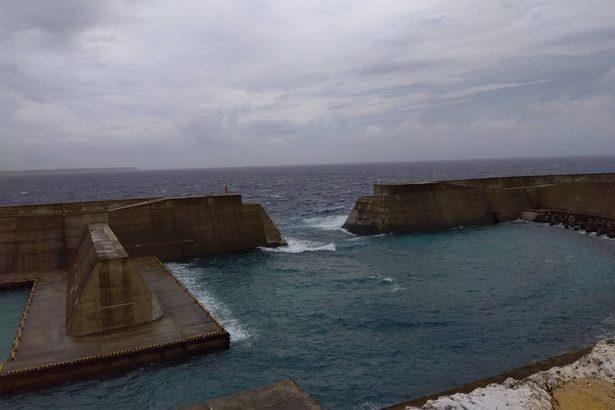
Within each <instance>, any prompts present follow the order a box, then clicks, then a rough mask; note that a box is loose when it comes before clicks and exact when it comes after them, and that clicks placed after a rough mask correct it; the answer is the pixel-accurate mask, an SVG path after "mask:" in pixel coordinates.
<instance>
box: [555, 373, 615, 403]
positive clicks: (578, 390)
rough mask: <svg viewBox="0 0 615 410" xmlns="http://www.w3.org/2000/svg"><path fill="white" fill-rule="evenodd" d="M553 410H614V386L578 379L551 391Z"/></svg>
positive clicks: (603, 382) (592, 380) (602, 381)
mask: <svg viewBox="0 0 615 410" xmlns="http://www.w3.org/2000/svg"><path fill="white" fill-rule="evenodd" d="M553 404H554V405H553V408H554V409H555V410H615V384H614V383H609V382H605V381H604V380H600V379H579V380H573V381H570V382H567V383H564V384H563V385H562V386H560V387H558V388H556V389H554V390H553Z"/></svg>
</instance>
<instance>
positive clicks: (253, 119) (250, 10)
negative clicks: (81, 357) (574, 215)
mask: <svg viewBox="0 0 615 410" xmlns="http://www.w3.org/2000/svg"><path fill="white" fill-rule="evenodd" d="M0 22H1V23H0V169H29V168H49V167H52V168H57V167H82V166H123V165H129V166H140V167H146V168H147V167H150V168H166V167H207V166H231V165H265V164H289V163H323V162H352V161H387V160H422V159H453V158H488V157H513V156H535V155H540V156H544V155H579V154H587V155H591V154H615V144H613V141H614V140H615V135H614V133H615V74H613V73H614V72H615V43H614V42H613V41H612V39H613V35H614V34H615V4H613V2H612V1H611V0H590V1H587V2H584V3H582V4H580V3H578V2H576V1H574V2H573V1H572V0H540V1H529V0H523V1H515V2H510V1H504V0H501V1H492V2H487V3H485V2H479V1H475V0H466V1H453V0H446V1H443V2H439V3H437V4H434V3H433V2H407V1H401V0H386V1H382V2H378V3H374V2H368V1H351V0H337V1H324V0H321V1H316V2H314V1H307V0H304V1H299V0H297V1H289V2H277V1H272V0H269V1H267V0H265V1H258V2H256V1H239V0H229V1H225V2H215V1H201V0H180V1H176V2H169V1H163V0H158V1H153V2H142V1H135V0H132V1H131V0H126V1H121V0H113V1H105V2H98V1H96V2H84V1H76V0H55V1H53V2H45V1H32V2H14V1H8V0H6V1H0Z"/></svg>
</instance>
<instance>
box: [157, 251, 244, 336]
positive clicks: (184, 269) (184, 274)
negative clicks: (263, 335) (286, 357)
mask: <svg viewBox="0 0 615 410" xmlns="http://www.w3.org/2000/svg"><path fill="white" fill-rule="evenodd" d="M167 267H168V268H169V270H170V271H171V272H173V274H174V275H175V276H176V277H177V279H179V280H180V282H181V283H183V284H184V286H186V287H187V288H188V290H190V292H191V293H192V294H193V295H194V297H196V298H197V300H198V301H199V302H201V304H202V305H203V306H205V307H206V308H207V310H209V312H210V313H211V314H212V316H213V317H215V318H216V319H217V320H218V321H219V322H220V323H222V326H224V329H226V331H227V332H228V333H229V334H230V335H231V341H233V342H240V341H242V340H246V339H248V338H250V337H251V336H252V334H251V333H250V332H249V331H248V330H246V329H245V328H244V327H243V325H242V324H241V322H240V321H239V320H238V319H236V318H235V317H234V316H233V313H232V312H231V310H230V309H229V308H228V307H227V306H226V305H225V304H224V303H222V302H220V301H219V300H218V299H216V298H215V297H214V296H213V295H212V294H211V292H209V291H207V290H206V289H205V287H204V285H203V284H202V283H199V282H198V281H197V272H198V271H195V270H194V269H190V268H189V267H188V266H186V265H183V264H181V263H167Z"/></svg>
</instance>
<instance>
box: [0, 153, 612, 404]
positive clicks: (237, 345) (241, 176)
mask: <svg viewBox="0 0 615 410" xmlns="http://www.w3.org/2000/svg"><path fill="white" fill-rule="evenodd" d="M577 172H615V157H595V158H551V159H544V158H541V159H510V160H484V161H440V162H417V163H394V164H354V165H322V166H297V167H264V168H235V169H217V170H216V169H212V170H207V169H200V170H159V171H153V170H152V171H128V172H115V173H108V172H100V173H96V172H94V173H67V174H45V173H40V174H37V173H33V174H23V175H12V176H11V175H9V176H0V205H10V204H24V203H44V202H58V201H78V200H88V199H105V198H107V199H108V198H120V197H139V196H156V195H186V194H195V193H209V192H222V191H223V190H224V186H225V185H228V187H229V189H230V190H231V191H235V192H241V193H242V194H243V198H244V201H246V202H258V203H261V204H262V205H263V206H264V207H265V209H266V210H267V212H268V213H269V215H270V216H271V218H272V219H273V221H274V222H275V223H276V225H277V226H278V227H279V228H280V230H281V231H282V233H283V235H284V236H285V237H286V238H287V239H288V242H289V244H290V246H289V247H288V248H284V249H279V250H278V251H277V252H274V251H266V250H256V251H254V252H249V253H245V254H239V255H237V254H234V255H225V256H218V257H212V258H204V259H199V260H193V261H186V262H183V263H173V264H169V267H170V268H171V269H172V270H173V271H174V272H175V273H176V274H177V275H178V276H179V277H180V279H181V280H182V281H183V282H184V283H185V284H186V285H187V286H188V287H189V288H191V289H192V290H193V291H194V293H195V294H196V295H198V297H199V298H200V299H201V300H202V301H203V302H204V304H205V305H206V306H207V307H208V308H209V309H210V310H211V311H212V312H214V314H215V315H216V316H217V317H218V318H219V319H220V320H221V321H222V322H223V323H224V324H225V326H226V327H227V328H228V330H229V331H230V333H231V337H232V341H231V348H230V349H229V350H228V351H224V352H219V353H215V354H210V355H201V356H197V357H192V358H189V359H186V360H178V361H174V362H170V363H169V362H167V363H160V364H152V365H149V366H144V367H142V368H139V369H134V370H132V371H129V372H126V373H121V374H119V375H112V376H108V377H105V378H99V379H96V380H90V381H85V382H67V383H65V384H63V385H59V386H51V387H49V388H46V389H42V390H37V391H34V392H31V393H28V394H22V395H16V396H12V397H5V398H0V408H41V409H46V408H49V407H50V406H52V407H61V408H88V409H92V410H93V409H104V410H107V409H109V408H121V409H124V408H128V409H141V408H155V409H157V408H160V409H168V408H173V407H175V406H178V405H182V404H189V403H194V402H197V401H201V400H205V399H209V398H213V397H218V396H221V395H224V394H228V393H234V392H237V391H239V390H243V389H249V388H254V387H258V386H261V385H263V384H266V383H270V382H274V381H278V380H282V379H286V378H289V377H292V378H294V379H296V380H297V381H298V382H299V383H300V384H301V385H302V386H303V387H304V388H305V389H306V390H307V391H308V392H309V393H310V394H311V395H313V396H314V398H316V399H317V400H318V401H320V402H321V403H322V404H323V405H324V406H325V407H327V408H331V409H333V408H335V409H338V408H339V409H352V408H356V409H361V408H363V409H367V408H377V407H378V406H384V405H387V404H392V403H396V402H400V401H403V400H407V399H410V398H413V397H416V396H420V395H424V394H427V393H432V392H436V391H440V390H442V389H445V388H449V387H453V386H456V385H459V384H461V383H465V382H469V381H472V380H475V379H477V378H481V377H485V376H489V375H492V374H494V373H497V372H501V371H504V370H507V369H510V368H513V367H517V366H520V365H524V364H527V363H529V362H531V361H533V360H537V359H540V358H544V357H547V356H551V355H555V354H558V353H562V352H565V351H568V350H570V349H575V348H578V347H580V346H584V345H587V344H590V343H593V342H595V341H596V340H598V339H600V338H603V337H605V336H607V335H614V334H615V298H614V297H613V295H614V294H615V241H612V240H608V239H603V238H600V237H595V236H591V235H585V234H579V233H577V232H573V231H569V230H564V229H563V228H558V227H550V226H544V225H537V224H526V223H505V224H500V225H497V226H489V227H482V228H460V229H453V230H449V231H444V232H438V233H431V234H412V235H399V236H390V235H383V236H375V237H357V236H353V235H350V234H349V233H347V232H345V231H343V230H341V228H340V227H341V226H342V224H343V222H344V220H345V218H346V216H347V215H348V213H349V212H350V209H351V208H352V205H353V204H354V202H355V201H356V199H357V198H358V197H360V196H362V195H369V194H370V193H371V191H372V182H376V181H378V180H381V181H383V182H384V181H386V182H401V181H428V180H439V179H446V178H453V179H455V178H456V179H458V178H471V177H489V176H504V175H528V174H558V173H577ZM92 187H96V189H92ZM0 296H1V294H0ZM24 298H27V296H24ZM0 301H1V299H0ZM24 301H25V299H24ZM9 307H11V308H15V309H17V311H18V312H19V313H18V315H17V319H16V321H13V322H11V323H10V329H8V332H9V333H10V334H11V335H14V332H15V329H16V327H17V323H18V321H19V317H20V315H21V311H22V309H23V301H21V300H16V301H15V302H14V303H9ZM4 311H6V308H2V312H4ZM1 315H2V313H0V316H1ZM6 329H7V327H6V326H4V325H0V331H2V332H3V333H6V332H7V330H6ZM11 342H12V336H11ZM7 346H8V348H10V342H9V344H8V345H7ZM7 352H8V350H7Z"/></svg>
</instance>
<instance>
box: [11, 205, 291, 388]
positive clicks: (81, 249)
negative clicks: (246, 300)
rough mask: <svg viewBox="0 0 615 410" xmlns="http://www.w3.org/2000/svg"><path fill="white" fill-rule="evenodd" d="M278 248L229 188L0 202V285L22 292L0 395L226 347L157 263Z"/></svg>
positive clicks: (276, 235)
mask: <svg viewBox="0 0 615 410" xmlns="http://www.w3.org/2000/svg"><path fill="white" fill-rule="evenodd" d="M283 244H284V240H283V239H282V236H281V235H280V232H279V231H278V229H277V228H276V227H275V225H274V224H273V222H272V221H271V219H270V218H269V216H268V215H267V213H266V212H265V211H264V209H263V208H262V207H261V206H260V205H258V204H244V203H243V202H242V201H241V196H240V195H236V194H230V195H217V196H197V197H180V198H150V199H134V200H133V199H130V200H121V201H100V202H82V203H68V204H51V205H32V206H24V207H4V208H0V291H1V290H2V289H6V288H14V287H24V286H29V287H30V289H31V291H30V296H29V298H28V301H27V303H26V306H25V307H24V313H23V316H22V319H21V321H20V324H19V327H18V331H17V334H16V335H15V339H14V342H13V346H12V349H11V352H10V354H9V358H8V360H7V361H6V362H4V363H0V393H12V392H15V391H19V390H23V389H30V388H33V387H37V386H42V385H47V384H52V383H58V382H62V381H65V380H69V379H79V378H86V377H93V376H97V375H99V374H102V373H107V372H112V371H117V370H121V369H126V368H130V367H133V366H137V365H140V364H143V363H147V362H152V361H160V360H167V359H171V358H175V357H180V356H185V355H191V354H197V353H202V352H209V351H215V350H220V349H227V348H228V347H229V334H228V332H227V331H226V330H225V329H224V327H223V326H222V324H221V323H219V322H218V321H217V320H216V319H215V318H214V317H212V316H211V315H210V313H209V312H208V311H207V309H205V307H203V306H202V305H201V304H200V303H199V302H198V301H197V300H196V298H195V297H194V296H193V295H192V294H191V293H190V292H189V291H188V290H187V289H186V288H185V287H184V286H183V285H182V284H181V283H180V282H179V281H178V280H177V279H176V278H175V276H173V274H171V273H170V272H169V271H168V270H167V269H166V267H165V266H164V265H163V264H162V262H161V260H163V261H170V260H178V259H182V258H189V257H190V258H191V257H198V256H204V255H209V254H213V253H219V252H229V251H246V250H250V249H254V248H256V247H257V246H278V245H283ZM0 297H1V295H0Z"/></svg>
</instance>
